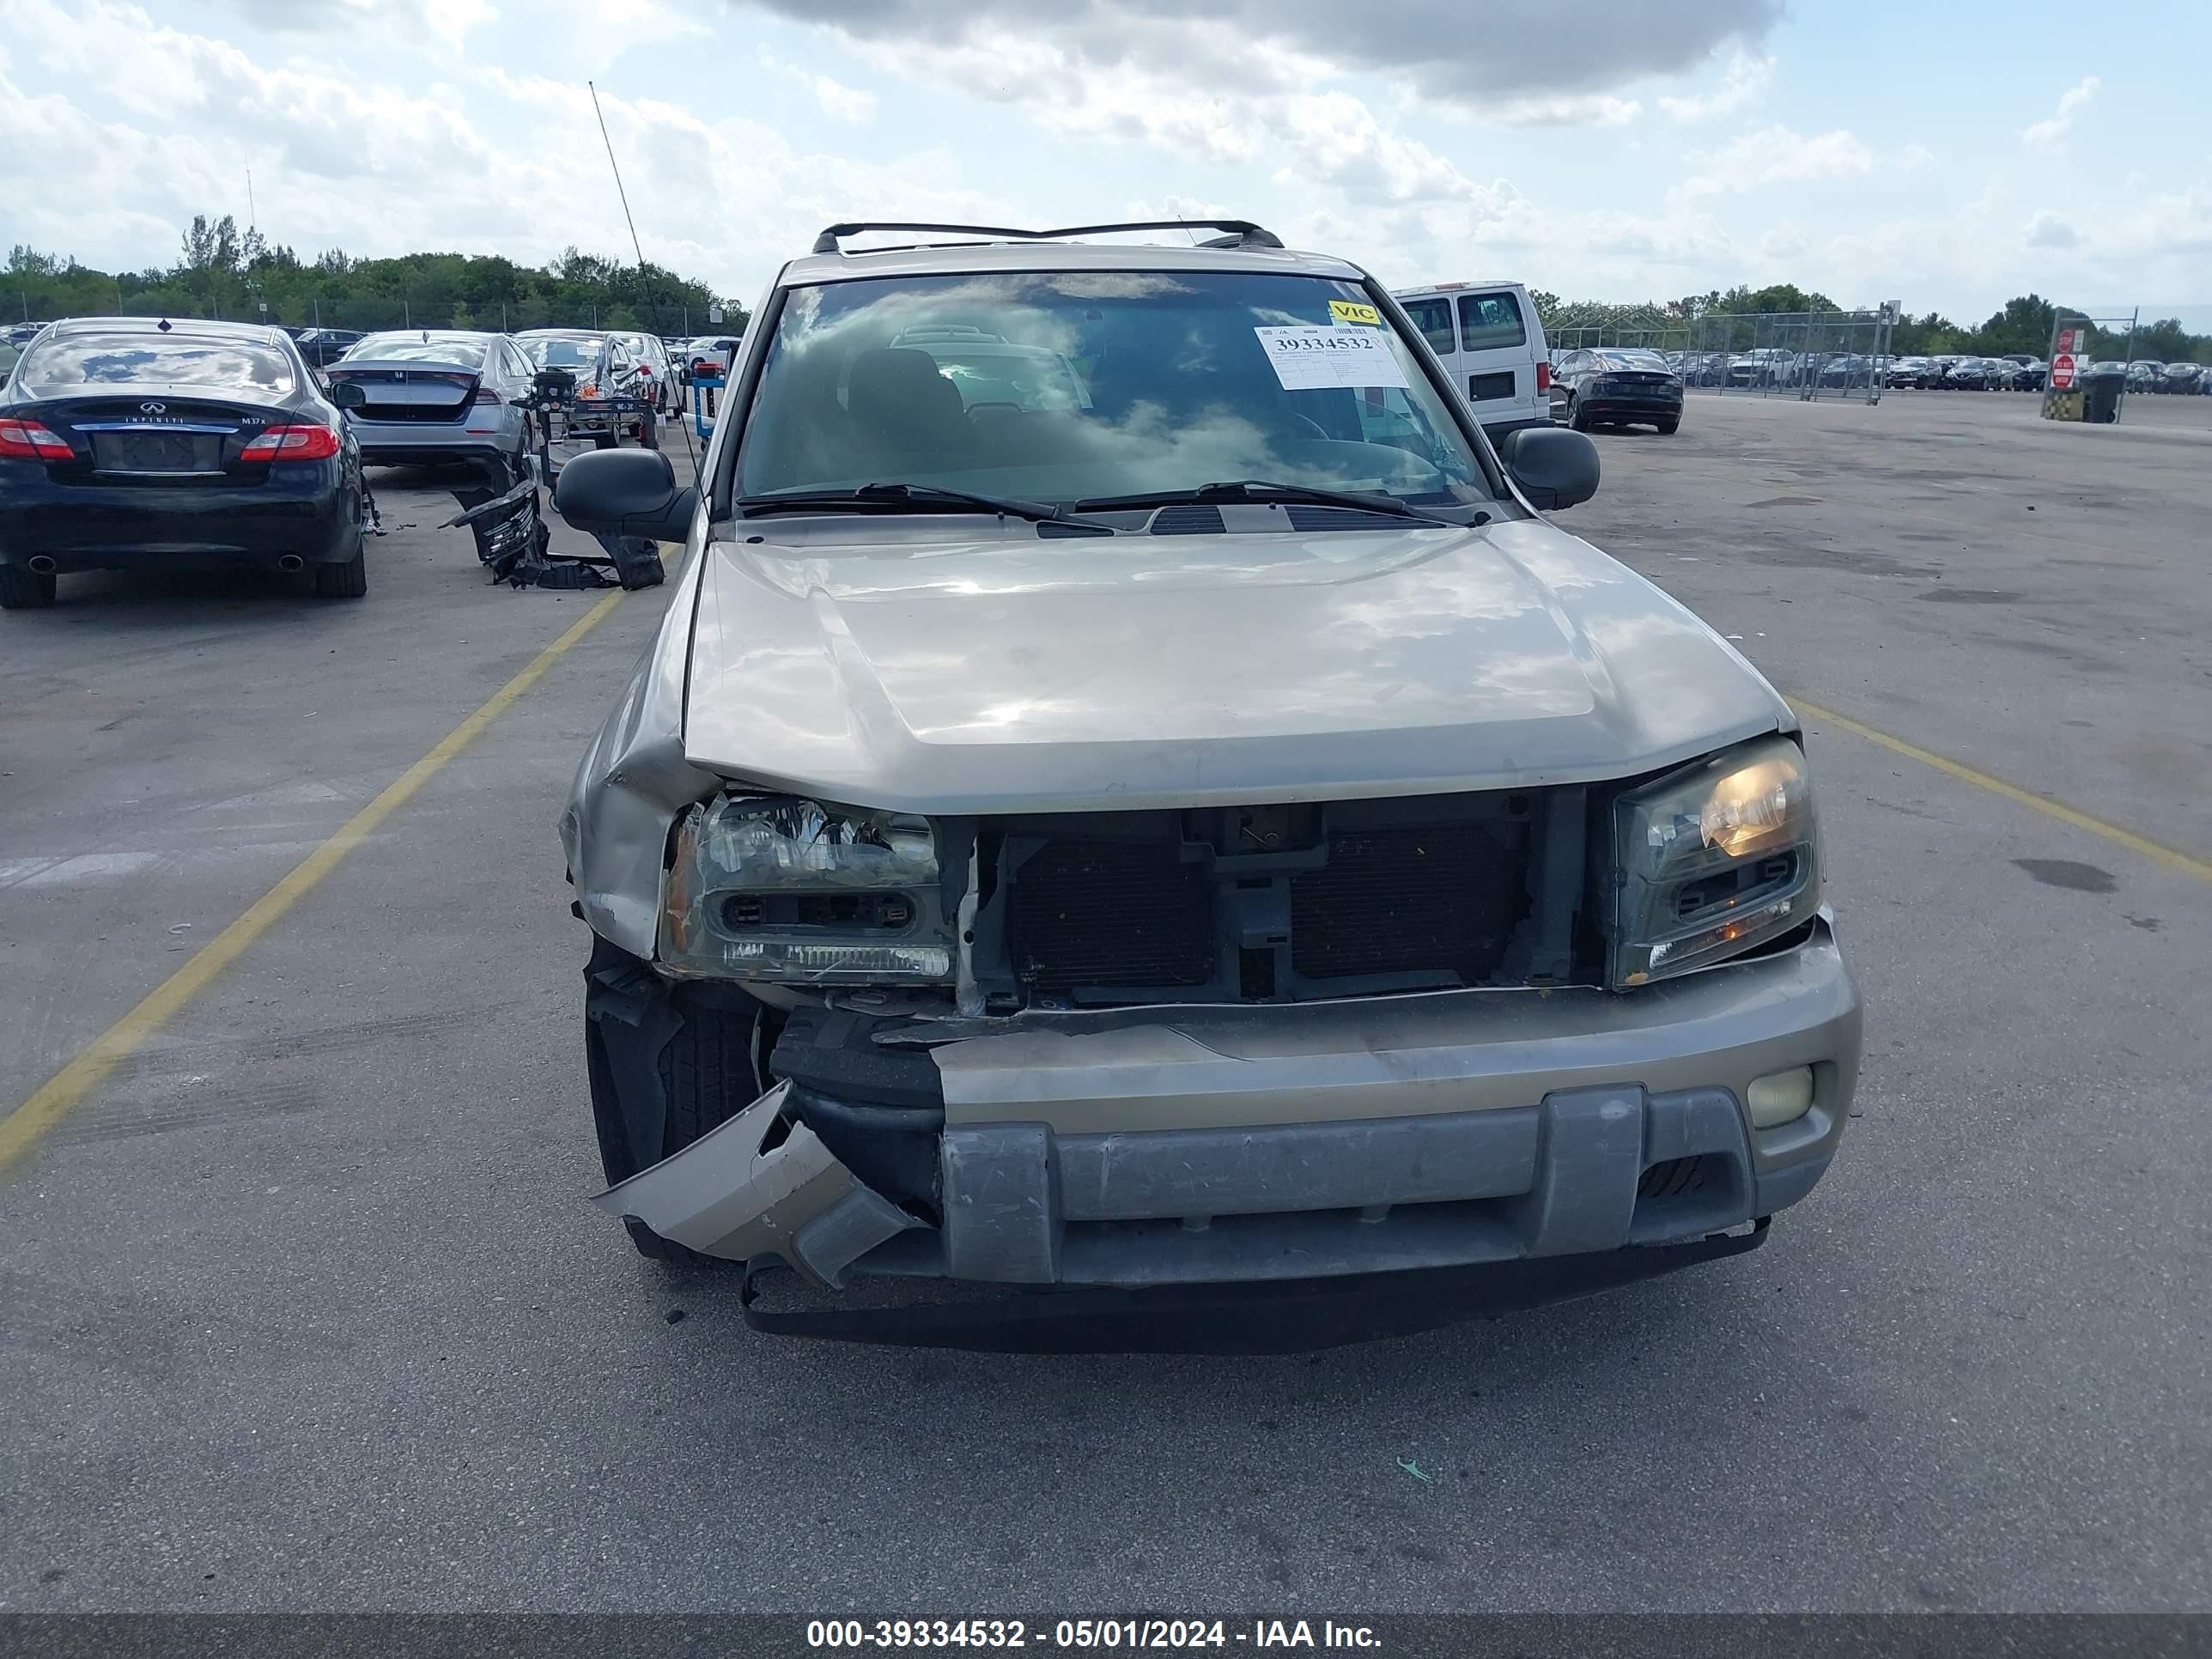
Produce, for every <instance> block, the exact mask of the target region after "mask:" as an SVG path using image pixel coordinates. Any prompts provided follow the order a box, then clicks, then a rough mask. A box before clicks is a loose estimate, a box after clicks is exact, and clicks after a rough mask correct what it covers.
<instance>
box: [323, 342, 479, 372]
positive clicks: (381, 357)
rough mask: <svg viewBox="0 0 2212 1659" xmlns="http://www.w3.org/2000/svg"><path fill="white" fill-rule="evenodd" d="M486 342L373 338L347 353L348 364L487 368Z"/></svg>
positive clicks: (353, 347) (354, 346) (356, 345)
mask: <svg viewBox="0 0 2212 1659" xmlns="http://www.w3.org/2000/svg"><path fill="white" fill-rule="evenodd" d="M483 356H484V349H483V341H482V340H479V339H476V338H473V337H471V336H469V335H465V334H431V335H422V334H372V335H370V336H368V337H367V338H366V339H362V340H356V341H355V342H354V343H353V344H352V345H351V346H349V347H348V348H347V349H346V355H345V361H346V362H368V361H369V360H370V359H374V360H375V361H376V362H380V363H456V364H459V366H460V367H462V368H481V367H483Z"/></svg>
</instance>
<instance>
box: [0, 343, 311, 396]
mask: <svg viewBox="0 0 2212 1659" xmlns="http://www.w3.org/2000/svg"><path fill="white" fill-rule="evenodd" d="M21 380H22V383H23V384H24V385H25V386H53V387H59V386H129V385H134V384H139V383H158V384H161V385H165V386H234V387H237V388H239V389H240V390H246V391H252V392H289V391H291V390H292V389H293V381H292V365H291V363H290V361H289V359H288V358H287V357H286V356H285V355H284V354H283V352H281V351H278V350H276V349H275V348H273V347H270V346H263V345H255V344H252V343H250V342H248V341H245V340H219V339H210V338H208V337H200V338H197V339H195V338H193V337H191V336H190V335H181V334H175V335H159V334H64V335H59V336H57V337H52V338H50V339H47V340H46V341H43V342H41V343H40V344H38V345H35V346H33V347H32V348H31V350H30V354H29V355H28V356H27V357H26V358H25V359H24V361H23V364H22V374H21Z"/></svg>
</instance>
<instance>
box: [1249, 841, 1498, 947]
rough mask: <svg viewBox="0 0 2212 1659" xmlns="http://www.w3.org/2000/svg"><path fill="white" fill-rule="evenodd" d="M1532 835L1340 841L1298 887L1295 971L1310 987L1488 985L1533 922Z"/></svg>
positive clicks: (1294, 907)
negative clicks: (1447, 975)
mask: <svg viewBox="0 0 2212 1659" xmlns="http://www.w3.org/2000/svg"><path fill="white" fill-rule="evenodd" d="M1527 842H1528V830H1527V826H1526V825H1516V824H1510V823H1492V824H1473V823H1460V824H1430V825H1419V824H1402V825H1399V824H1394V825H1383V826H1378V827H1376V828H1371V829H1347V830H1342V831H1337V832H1334V833H1332V834H1331V835H1330V836H1329V839H1328V863H1327V864H1326V865H1324V866H1322V868H1320V869H1318V870H1311V871H1308V872H1304V874H1301V875H1299V876H1298V877H1297V878H1296V879H1295V880H1293V881H1292V882H1291V965H1292V966H1293V967H1294V968H1295V969H1297V973H1298V974H1299V975H1300V976H1301V977H1303V978H1306V979H1345V978H1350V977H1353V976H1355V975H1371V974H1406V973H1422V972H1434V971H1436V970H1437V969H1450V970H1451V971H1452V972H1453V973H1455V974H1456V975H1458V977H1459V978H1460V980H1461V981H1462V983H1465V984H1468V985H1480V984H1485V983H1486V982H1488V981H1490V980H1491V979H1492V978H1493V977H1494V976H1495V975H1496V974H1497V973H1498V969H1499V968H1500V966H1501V965H1502V964H1503V963H1504V956H1505V949H1506V945H1507V943H1508V941H1509V939H1510V936H1511V934H1512V932H1513V929H1514V927H1516V925H1517V924H1518V923H1519V922H1520V921H1521V920H1522V917H1523V916H1524V915H1526V914H1527V913H1528V886H1527V871H1526V852H1527Z"/></svg>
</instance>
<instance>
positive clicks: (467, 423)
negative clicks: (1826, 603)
mask: <svg viewBox="0 0 2212 1659" xmlns="http://www.w3.org/2000/svg"><path fill="white" fill-rule="evenodd" d="M532 373H533V371H532V368H531V365H530V362H529V360H528V359H527V358H526V357H525V356H523V355H522V353H521V352H520V351H519V350H517V349H515V345H514V343H513V341H512V340H510V339H508V338H507V336H505V335H504V334H483V333H475V332H470V331H461V330H457V329H408V330H405V331H394V332H391V333H385V334H371V335H368V336H367V337H365V338H363V339H362V340H360V341H358V342H356V343H355V344H354V345H353V347H352V348H351V349H349V350H348V351H347V353H346V354H345V356H343V357H341V358H340V359H339V360H338V361H337V362H335V363H333V364H332V365H331V368H330V369H329V370H328V378H329V379H330V380H331V381H333V382H336V381H339V380H351V381H354V382H356V383H357V384H358V385H359V386H361V388H362V391H363V392H365V393H367V395H368V402H367V403H366V404H363V405H362V407H361V408H360V409H358V410H355V411H354V412H353V416H352V422H353V429H354V432H355V435H356V436H357V437H358V438H359V439H360V441H361V453H362V459H363V460H364V461H366V462H368V464H369V465H372V466H416V465H424V466H427V465H444V464H448V463H453V462H463V463H466V464H468V465H474V466H476V467H477V468H479V469H480V470H482V471H484V472H485V473H486V474H488V475H489V477H491V478H492V480H493V481H494V482H495V483H502V484H504V483H512V482H513V480H515V479H517V478H519V477H521V476H522V471H523V465H524V463H523V457H524V455H525V453H526V450H527V447H528V439H527V435H526V425H527V423H526V417H525V413H524V411H523V410H522V409H521V408H520V406H519V405H520V400H521V399H523V398H526V397H528V396H529V394H530V384H531V376H532Z"/></svg>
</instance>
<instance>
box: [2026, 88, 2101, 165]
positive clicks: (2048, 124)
mask: <svg viewBox="0 0 2212 1659" xmlns="http://www.w3.org/2000/svg"><path fill="white" fill-rule="evenodd" d="M2102 84H2103V83H2102V82H2100V81H2099V80H2098V79H2097V77H2096V76H2093V75H2085V76H2082V77H2081V80H2080V81H2078V82H2075V84H2074V85H2072V86H2070V87H2069V88H2066V90H2065V91H2064V92H2063V93H2062V94H2059V98H2058V112H2057V114H2055V115H2053V116H2052V117H2051V118H2050V119H2049V120H2047V121H2038V122H2037V123H2036V124H2035V125H2033V126H2032V127H2029V128H2027V130H2026V131H2023V132H2022V133H2021V135H2020V141H2021V143H2023V144H2026V145H2027V147H2028V148H2029V149H2057V148H2058V147H2059V146H2060V145H2062V144H2063V143H2065V142H2066V135H2067V134H2068V133H2069V132H2070V131H2073V128H2074V118H2075V116H2076V115H2079V114H2080V113H2081V109H2082V106H2084V105H2086V104H2087V103H2088V101H2089V100H2091V99H2092V98H2094V97H2095V96H2096V95H2097V88H2098V87H2099V86H2100V85H2102Z"/></svg>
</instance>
